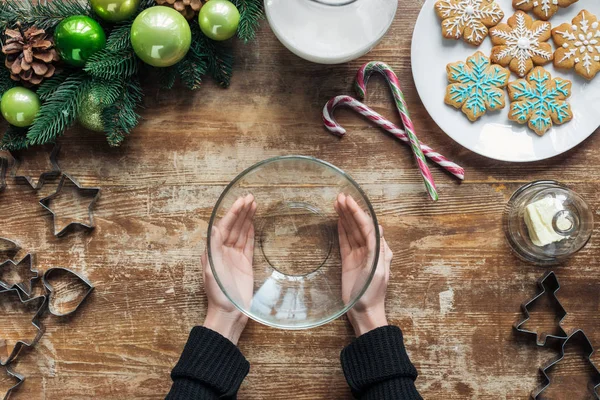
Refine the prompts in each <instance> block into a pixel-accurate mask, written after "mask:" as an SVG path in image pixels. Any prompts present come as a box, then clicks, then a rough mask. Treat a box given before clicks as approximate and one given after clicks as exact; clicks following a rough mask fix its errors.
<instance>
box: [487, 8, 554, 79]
mask: <svg viewBox="0 0 600 400" xmlns="http://www.w3.org/2000/svg"><path fill="white" fill-rule="evenodd" d="M551 32H552V26H551V25H550V23H549V22H544V21H535V22H534V21H533V19H532V18H531V17H530V16H529V15H527V14H526V13H524V12H523V11H517V13H516V14H515V15H513V16H512V17H510V18H509V19H508V25H507V24H499V25H496V26H495V27H493V28H491V29H490V38H491V39H492V44H494V47H493V48H492V56H491V57H490V58H491V60H492V62H495V63H498V64H500V65H502V66H504V67H506V66H508V68H509V69H510V70H511V71H512V72H514V73H515V74H517V75H519V76H520V77H521V78H522V77H524V76H526V75H527V74H528V73H529V71H531V70H532V69H533V67H534V65H543V64H546V63H548V62H550V61H552V59H553V58H554V53H553V52H552V46H551V45H550V43H546V42H547V41H548V40H549V39H550V36H551Z"/></svg>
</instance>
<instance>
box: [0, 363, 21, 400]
mask: <svg viewBox="0 0 600 400" xmlns="http://www.w3.org/2000/svg"><path fill="white" fill-rule="evenodd" d="M4 369H5V370H6V374H7V375H8V376H10V377H11V378H14V379H16V381H17V382H16V383H15V384H14V385H12V386H11V387H10V388H8V390H7V391H6V393H5V394H4V397H3V398H2V399H3V400H8V399H9V398H10V395H11V394H12V392H13V391H15V390H16V389H17V388H18V387H19V386H21V384H22V383H23V381H24V380H25V377H24V376H23V375H21V374H19V373H17V372H15V371H13V370H12V369H10V367H9V366H8V365H6V366H4Z"/></svg>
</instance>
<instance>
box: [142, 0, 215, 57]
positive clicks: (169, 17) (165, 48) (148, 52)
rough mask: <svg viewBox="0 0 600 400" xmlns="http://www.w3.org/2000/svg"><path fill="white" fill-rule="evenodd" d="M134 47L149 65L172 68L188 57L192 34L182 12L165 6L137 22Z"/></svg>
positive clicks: (143, 15) (157, 8) (155, 9)
mask: <svg viewBox="0 0 600 400" xmlns="http://www.w3.org/2000/svg"><path fill="white" fill-rule="evenodd" d="M212 1H214V0H212ZM131 44H132V45H133V50H134V51H135V54H137V56H138V57H139V58H141V59H142V61H143V62H145V63H146V64H149V65H152V66H153V67H170V66H171V65H174V64H177V63H178V62H179V61H181V59H183V57H185V55H186V54H187V52H188V50H189V49H190V45H191V44H192V31H191V29H190V25H189V23H188V21H187V20H186V19H185V18H184V17H183V15H181V14H180V13H179V12H178V11H176V10H174V9H172V8H169V7H163V6H155V7H150V8H148V9H146V10H144V11H142V12H141V13H140V15H138V16H137V18H136V19H135V21H133V25H132V26H131Z"/></svg>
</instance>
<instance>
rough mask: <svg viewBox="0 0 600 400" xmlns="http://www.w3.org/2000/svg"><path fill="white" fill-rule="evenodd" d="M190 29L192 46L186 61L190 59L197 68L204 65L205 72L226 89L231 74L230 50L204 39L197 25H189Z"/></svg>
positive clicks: (220, 44) (206, 38)
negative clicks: (194, 62) (195, 63)
mask: <svg viewBox="0 0 600 400" xmlns="http://www.w3.org/2000/svg"><path fill="white" fill-rule="evenodd" d="M190 28H191V29H192V46H191V47H190V51H189V52H188V55H187V56H186V59H190V58H191V60H192V61H196V62H197V63H198V64H197V66H198V67H199V68H201V67H202V63H204V64H205V65H206V67H205V68H206V70H205V71H208V72H209V73H210V74H211V76H212V77H213V78H214V79H215V80H216V81H217V82H218V83H219V85H221V86H222V87H228V86H229V84H230V83H231V74H232V73H233V54H232V53H231V48H230V47H228V46H226V45H223V44H222V43H219V42H215V41H214V40H211V39H209V38H208V37H206V35H204V33H202V31H201V30H200V27H199V26H198V24H190ZM204 73H205V72H203V74H204Z"/></svg>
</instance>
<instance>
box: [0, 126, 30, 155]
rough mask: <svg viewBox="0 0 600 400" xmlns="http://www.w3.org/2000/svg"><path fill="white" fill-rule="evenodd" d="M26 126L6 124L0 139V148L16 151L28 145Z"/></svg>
mask: <svg viewBox="0 0 600 400" xmlns="http://www.w3.org/2000/svg"><path fill="white" fill-rule="evenodd" d="M28 145H29V143H28V141H27V128H17V127H16V126H13V125H8V129H7V130H6V132H4V136H2V139H0V150H8V151H17V150H23V149H26V148H27V147H28Z"/></svg>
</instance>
